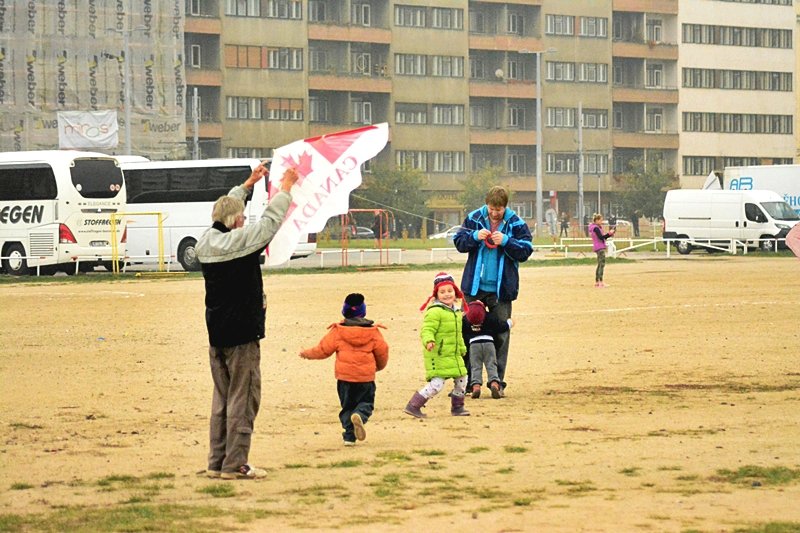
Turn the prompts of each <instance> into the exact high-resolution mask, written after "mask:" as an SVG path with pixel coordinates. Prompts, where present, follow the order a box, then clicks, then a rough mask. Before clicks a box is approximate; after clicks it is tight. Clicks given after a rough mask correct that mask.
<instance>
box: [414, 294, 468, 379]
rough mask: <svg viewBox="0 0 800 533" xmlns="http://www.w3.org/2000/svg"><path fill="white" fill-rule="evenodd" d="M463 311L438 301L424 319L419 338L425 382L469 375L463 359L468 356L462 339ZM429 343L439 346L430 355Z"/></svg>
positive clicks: (432, 305)
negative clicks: (423, 358)
mask: <svg viewBox="0 0 800 533" xmlns="http://www.w3.org/2000/svg"><path fill="white" fill-rule="evenodd" d="M461 323H462V320H461V311H460V310H453V309H450V308H449V307H446V306H444V305H442V304H441V303H439V302H434V303H432V304H431V305H430V306H429V307H428V308H427V309H426V310H425V316H424V317H423V319H422V330H421V331H420V334H419V338H420V340H421V341H422V354H423V356H424V357H425V379H426V380H428V381H430V380H431V378H435V377H439V378H458V377H461V376H466V375H467V368H466V367H465V366H464V359H463V356H464V355H465V354H466V353H467V348H466V346H464V338H463V337H462V336H461ZM429 341H433V342H435V343H436V346H434V347H433V350H431V351H430V352H429V351H428V350H426V349H425V345H426V344H428V342H429Z"/></svg>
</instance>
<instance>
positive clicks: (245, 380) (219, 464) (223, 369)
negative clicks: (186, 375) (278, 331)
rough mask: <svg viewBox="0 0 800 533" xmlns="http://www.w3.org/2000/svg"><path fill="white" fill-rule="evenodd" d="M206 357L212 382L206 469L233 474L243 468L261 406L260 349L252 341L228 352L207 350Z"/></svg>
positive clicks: (234, 347)
mask: <svg viewBox="0 0 800 533" xmlns="http://www.w3.org/2000/svg"><path fill="white" fill-rule="evenodd" d="M208 353H209V359H210V362H211V378H212V379H213V381H214V395H213V398H212V400H211V422H210V430H209V440H210V446H209V448H210V451H209V453H208V469H209V470H217V471H222V472H235V471H236V470H237V469H238V468H239V467H240V466H242V465H244V464H247V456H248V454H249V453H250V436H251V435H252V433H253V424H254V422H255V419H256V415H257V414H258V408H259V405H260V404H261V349H260V346H259V342H258V341H253V342H249V343H247V344H240V345H239V346H232V347H230V348H216V347H214V346H211V347H210V348H209V349H208Z"/></svg>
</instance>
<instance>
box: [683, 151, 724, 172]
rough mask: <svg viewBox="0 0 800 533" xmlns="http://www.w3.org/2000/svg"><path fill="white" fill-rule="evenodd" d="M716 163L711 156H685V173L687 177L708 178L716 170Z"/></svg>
mask: <svg viewBox="0 0 800 533" xmlns="http://www.w3.org/2000/svg"><path fill="white" fill-rule="evenodd" d="M715 161H716V159H715V158H714V157H710V156H684V157H683V173H684V174H685V175H687V176H708V175H709V174H710V173H711V172H712V171H713V170H715V167H716V164H715Z"/></svg>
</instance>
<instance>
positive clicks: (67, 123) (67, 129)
mask: <svg viewBox="0 0 800 533" xmlns="http://www.w3.org/2000/svg"><path fill="white" fill-rule="evenodd" d="M117 144H119V124H118V123H117V112H116V111H112V110H108V111H59V112H58V147H59V148H61V149H67V148H116V146H117Z"/></svg>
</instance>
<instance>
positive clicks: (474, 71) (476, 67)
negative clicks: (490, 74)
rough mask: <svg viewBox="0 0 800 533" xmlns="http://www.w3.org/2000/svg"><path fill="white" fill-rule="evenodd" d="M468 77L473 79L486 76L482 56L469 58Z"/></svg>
mask: <svg viewBox="0 0 800 533" xmlns="http://www.w3.org/2000/svg"><path fill="white" fill-rule="evenodd" d="M469 77H470V78H472V79H475V80H483V79H485V78H486V64H485V63H484V61H483V59H482V58H480V57H470V58H469Z"/></svg>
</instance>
